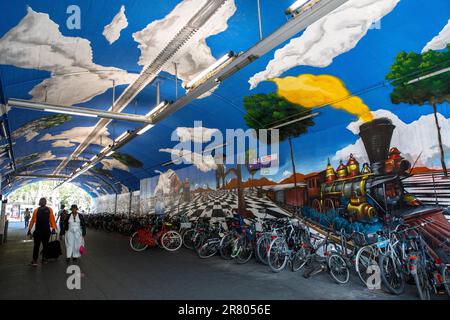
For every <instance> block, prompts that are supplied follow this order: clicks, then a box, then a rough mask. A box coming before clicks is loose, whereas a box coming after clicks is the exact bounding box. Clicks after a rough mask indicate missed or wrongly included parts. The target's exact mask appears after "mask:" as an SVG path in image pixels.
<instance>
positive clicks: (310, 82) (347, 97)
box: [271, 74, 373, 122]
mask: <svg viewBox="0 0 450 320" xmlns="http://www.w3.org/2000/svg"><path fill="white" fill-rule="evenodd" d="M271 81H273V82H275V83H276V84H277V86H278V95H280V96H282V97H284V98H285V99H286V100H288V101H290V102H292V103H295V104H298V105H301V106H303V107H305V108H316V107H321V106H325V105H330V106H332V107H334V108H336V109H341V110H345V111H347V112H348V113H351V114H354V115H356V116H358V117H359V119H360V120H362V121H363V122H369V121H372V120H373V114H372V112H371V111H370V109H369V107H368V106H367V105H366V104H364V102H363V101H362V99H361V98H359V97H355V96H352V94H351V93H350V92H349V91H348V90H347V88H346V87H345V84H344V83H343V82H342V81H341V80H340V79H339V78H337V77H334V76H330V75H320V76H315V75H312V74H302V75H300V76H298V77H286V78H276V79H272V80H271Z"/></svg>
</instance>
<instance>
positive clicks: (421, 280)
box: [412, 264, 431, 300]
mask: <svg viewBox="0 0 450 320" xmlns="http://www.w3.org/2000/svg"><path fill="white" fill-rule="evenodd" d="M412 276H413V279H414V282H415V283H416V288H417V292H418V294H419V298H420V300H430V298H431V296H430V290H429V288H428V281H427V274H426V270H424V268H423V267H422V266H421V265H419V264H416V265H415V272H414V273H413V275H412Z"/></svg>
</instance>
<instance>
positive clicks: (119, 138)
mask: <svg viewBox="0 0 450 320" xmlns="http://www.w3.org/2000/svg"><path fill="white" fill-rule="evenodd" d="M129 133H130V132H129V131H128V130H127V131H125V132H124V133H122V134H121V135H120V136H118V137H117V138H116V140H114V142H116V143H118V142H120V141H121V140H122V139H123V138H125V137H126V136H127V135H128V134H129Z"/></svg>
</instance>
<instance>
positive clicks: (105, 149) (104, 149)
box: [100, 146, 111, 153]
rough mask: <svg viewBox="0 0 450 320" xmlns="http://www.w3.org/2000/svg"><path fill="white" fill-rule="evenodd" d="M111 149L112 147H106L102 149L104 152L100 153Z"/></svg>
mask: <svg viewBox="0 0 450 320" xmlns="http://www.w3.org/2000/svg"><path fill="white" fill-rule="evenodd" d="M110 147H111V146H106V147H104V148H103V149H102V151H100V153H104V152H106V151H107V150H109V148H110Z"/></svg>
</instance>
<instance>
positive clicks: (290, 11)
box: [285, 0, 310, 15]
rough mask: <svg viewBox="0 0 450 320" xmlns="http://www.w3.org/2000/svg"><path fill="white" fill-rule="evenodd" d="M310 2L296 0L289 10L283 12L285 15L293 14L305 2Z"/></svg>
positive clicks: (307, 0)
mask: <svg viewBox="0 0 450 320" xmlns="http://www.w3.org/2000/svg"><path fill="white" fill-rule="evenodd" d="M309 1H310V0H297V1H295V2H294V3H293V4H292V5H291V6H290V7H289V8H287V9H286V10H285V13H286V14H287V15H288V14H295V13H296V12H297V11H298V10H299V9H301V8H302V7H303V6H304V5H305V4H306V3H307V2H309Z"/></svg>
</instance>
